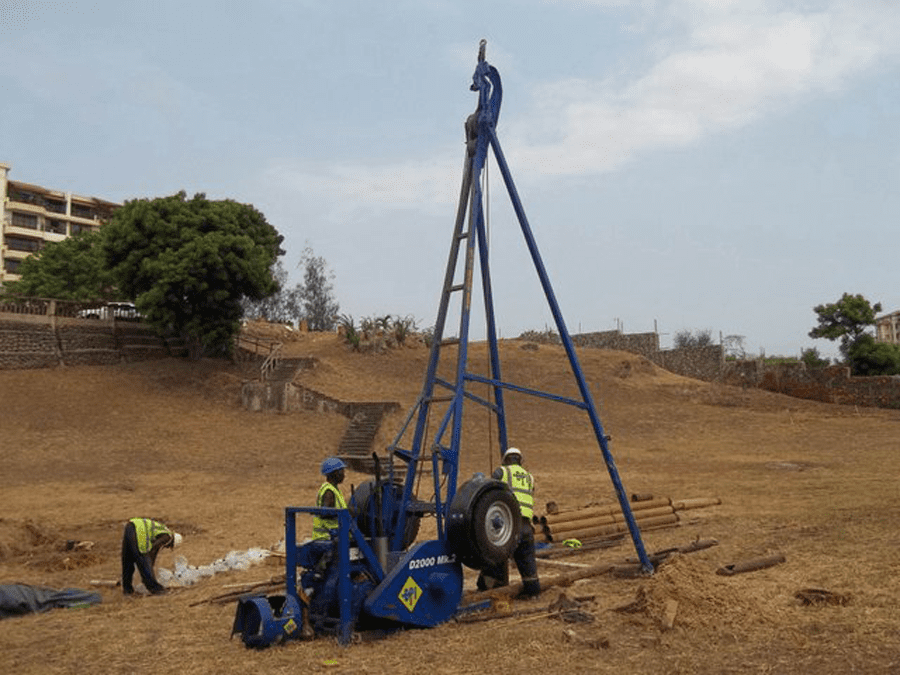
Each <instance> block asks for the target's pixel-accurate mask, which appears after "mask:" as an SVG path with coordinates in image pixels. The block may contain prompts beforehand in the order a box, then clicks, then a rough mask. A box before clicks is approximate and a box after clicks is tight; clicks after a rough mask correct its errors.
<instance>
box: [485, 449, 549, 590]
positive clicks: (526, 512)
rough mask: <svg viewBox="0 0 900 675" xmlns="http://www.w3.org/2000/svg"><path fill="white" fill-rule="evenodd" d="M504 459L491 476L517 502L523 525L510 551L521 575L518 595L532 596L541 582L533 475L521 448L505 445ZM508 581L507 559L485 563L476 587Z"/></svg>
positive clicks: (490, 586) (497, 586) (501, 583)
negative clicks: (537, 558) (498, 562)
mask: <svg viewBox="0 0 900 675" xmlns="http://www.w3.org/2000/svg"><path fill="white" fill-rule="evenodd" d="M502 461H503V463H502V465H501V466H499V467H497V468H496V469H495V470H494V473H493V475H492V478H495V479H497V480H500V481H503V482H504V483H506V484H507V485H508V486H509V489H510V490H512V493H513V494H514V495H515V496H516V499H517V500H518V502H519V511H520V513H521V514H522V527H521V531H520V533H519V543H518V544H517V545H516V548H515V550H514V551H513V560H514V561H515V563H516V568H517V569H518V570H519V576H521V577H522V591H521V593H519V596H518V597H520V598H535V597H537V596H538V595H540V592H541V582H540V580H539V579H538V573H537V561H536V560H535V557H534V527H533V526H532V524H531V519H532V516H533V515H534V477H533V476H532V475H531V474H530V473H528V472H527V471H526V470H525V469H524V468H523V467H522V452H521V451H520V450H519V449H518V448H508V449H507V450H506V452H504V453H503V460H502ZM507 585H509V567H508V562H507V561H504V562H503V563H501V564H499V565H497V566H495V567H488V568H485V569H484V570H482V571H481V574H479V575H478V589H479V590H482V591H484V590H488V589H491V588H500V587H501V586H507Z"/></svg>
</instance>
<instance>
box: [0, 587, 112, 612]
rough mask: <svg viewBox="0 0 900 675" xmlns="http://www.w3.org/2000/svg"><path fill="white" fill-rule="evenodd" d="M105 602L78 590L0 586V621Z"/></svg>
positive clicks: (95, 595)
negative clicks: (11, 617) (33, 613)
mask: <svg viewBox="0 0 900 675" xmlns="http://www.w3.org/2000/svg"><path fill="white" fill-rule="evenodd" d="M102 601H103V598H102V597H101V596H100V594H99V593H91V592H90V591H82V590H80V589H78V588H65V589H63V590H61V591H60V590H56V589H54V588H46V587H44V586H29V585H28V584H3V585H0V619H5V618H7V617H10V616H20V615H22V614H30V613H32V612H46V611H47V610H50V609H57V608H72V607H84V606H87V605H96V604H98V603H100V602H102Z"/></svg>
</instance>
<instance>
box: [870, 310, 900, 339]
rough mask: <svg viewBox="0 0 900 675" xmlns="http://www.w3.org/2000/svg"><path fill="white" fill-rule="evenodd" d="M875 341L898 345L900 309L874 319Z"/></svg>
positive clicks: (899, 337)
mask: <svg viewBox="0 0 900 675" xmlns="http://www.w3.org/2000/svg"><path fill="white" fill-rule="evenodd" d="M875 341H876V342H887V343H889V344H894V345H900V310H898V311H896V312H891V313H890V314H885V315H884V316H879V317H878V318H876V319H875Z"/></svg>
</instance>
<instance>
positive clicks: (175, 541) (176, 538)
mask: <svg viewBox="0 0 900 675" xmlns="http://www.w3.org/2000/svg"><path fill="white" fill-rule="evenodd" d="M172 539H173V542H172V548H178V547H179V546H181V542H182V540H183V539H184V537H182V536H181V535H180V534H178V533H177V532H175V533H174V536H173V537H172Z"/></svg>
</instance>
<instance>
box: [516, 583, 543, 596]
mask: <svg viewBox="0 0 900 675" xmlns="http://www.w3.org/2000/svg"><path fill="white" fill-rule="evenodd" d="M540 594H541V582H540V581H538V580H537V579H529V580H528V581H523V582H522V590H521V591H519V593H518V595H516V600H534V599H535V598H536V597H538V596H539V595H540Z"/></svg>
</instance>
